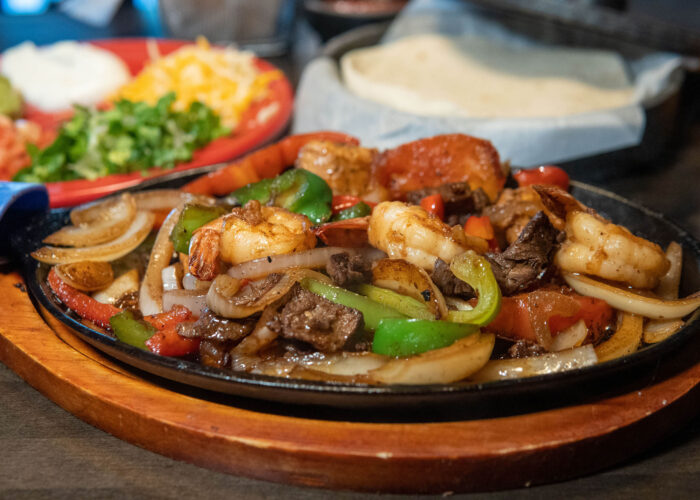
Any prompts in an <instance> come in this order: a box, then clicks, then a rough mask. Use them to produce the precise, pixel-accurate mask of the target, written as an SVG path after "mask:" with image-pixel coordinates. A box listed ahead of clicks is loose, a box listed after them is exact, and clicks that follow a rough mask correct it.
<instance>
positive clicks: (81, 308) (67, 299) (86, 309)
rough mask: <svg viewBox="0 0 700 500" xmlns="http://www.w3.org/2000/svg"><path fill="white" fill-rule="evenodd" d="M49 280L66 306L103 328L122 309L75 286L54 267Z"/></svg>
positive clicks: (108, 325) (107, 326) (107, 325)
mask: <svg viewBox="0 0 700 500" xmlns="http://www.w3.org/2000/svg"><path fill="white" fill-rule="evenodd" d="M47 281H48V282H49V286H50V287H51V290H53V293H55V294H56V296H57V297H58V298H59V299H60V300H61V302H63V303H64V304H65V305H66V307H68V308H69V309H71V310H73V311H75V313H76V314H77V315H78V316H80V317H81V318H83V319H86V320H88V321H92V322H93V323H95V324H96V325H98V326H100V327H102V328H110V324H109V318H111V317H112V316H114V315H115V314H119V313H120V312H121V309H119V308H117V307H114V306H113V305H110V304H103V303H101V302H98V301H96V300H95V299H93V298H92V297H90V296H89V295H86V294H84V293H83V292H81V291H79V290H77V289H75V288H73V287H72V286H70V285H69V284H67V283H66V282H65V281H63V280H62V279H61V278H59V277H58V275H57V274H56V271H55V270H54V268H51V270H50V271H49V275H48V278H47Z"/></svg>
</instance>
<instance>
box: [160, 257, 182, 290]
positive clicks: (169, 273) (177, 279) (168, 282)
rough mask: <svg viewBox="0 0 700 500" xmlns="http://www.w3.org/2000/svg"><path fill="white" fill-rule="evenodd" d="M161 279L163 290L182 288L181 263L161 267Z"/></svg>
mask: <svg viewBox="0 0 700 500" xmlns="http://www.w3.org/2000/svg"><path fill="white" fill-rule="evenodd" d="M161 281H162V282H163V291H164V292H168V291H170V290H179V289H180V288H182V264H180V263H179V262H176V263H175V264H173V265H171V266H168V267H165V268H163V271H162V272H161Z"/></svg>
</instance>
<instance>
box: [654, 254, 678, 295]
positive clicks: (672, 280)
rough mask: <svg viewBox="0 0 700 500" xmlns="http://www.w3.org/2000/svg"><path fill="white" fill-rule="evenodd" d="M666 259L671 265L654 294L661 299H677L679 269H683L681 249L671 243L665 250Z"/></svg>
mask: <svg viewBox="0 0 700 500" xmlns="http://www.w3.org/2000/svg"><path fill="white" fill-rule="evenodd" d="M666 258H667V259H668V261H669V263H670V264H671V265H670V266H669V268H668V271H666V274H664V275H663V276H662V277H661V279H660V280H659V284H658V285H657V287H656V289H655V290H654V292H655V293H656V295H658V296H659V297H660V298H662V299H666V300H669V299H677V298H678V287H679V286H680V284H681V269H682V267H683V247H681V246H680V245H679V244H678V243H676V242H675V241H672V242H671V243H670V244H669V245H668V248H667V249H666Z"/></svg>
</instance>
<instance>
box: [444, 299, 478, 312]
mask: <svg viewBox="0 0 700 500" xmlns="http://www.w3.org/2000/svg"><path fill="white" fill-rule="evenodd" d="M445 303H446V304H447V305H448V306H449V307H451V308H453V309H455V310H457V311H471V310H473V309H474V306H473V305H471V304H470V303H469V302H467V301H466V300H464V299H460V298H458V297H445Z"/></svg>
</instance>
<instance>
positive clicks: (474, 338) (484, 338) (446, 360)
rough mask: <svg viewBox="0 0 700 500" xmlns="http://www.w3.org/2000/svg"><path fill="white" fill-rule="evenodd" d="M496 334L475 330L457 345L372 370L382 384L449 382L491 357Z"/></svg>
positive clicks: (478, 366)
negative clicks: (481, 332)
mask: <svg viewBox="0 0 700 500" xmlns="http://www.w3.org/2000/svg"><path fill="white" fill-rule="evenodd" d="M494 341H495V337H494V336H493V335H491V334H489V333H485V334H479V333H475V334H473V335H470V336H468V337H465V338H463V339H460V340H458V341H457V342H455V343H454V344H452V345H450V346H448V347H443V348H442V349H434V350H432V351H427V352H424V353H422V354H418V355H416V356H411V357H409V358H399V359H393V360H391V361H389V362H388V363H387V364H385V365H384V366H382V367H380V368H377V369H375V370H372V371H370V372H368V374H367V375H368V376H369V380H370V382H374V383H381V384H449V383H451V382H456V381H458V380H462V379H464V378H467V377H469V376H470V375H472V374H473V373H476V372H477V371H479V370H480V369H481V368H482V367H483V366H484V365H485V364H486V363H487V362H488V360H489V357H490V356H491V351H493V345H494Z"/></svg>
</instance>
